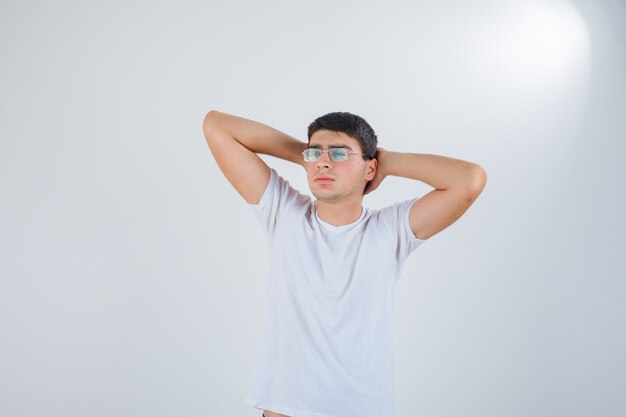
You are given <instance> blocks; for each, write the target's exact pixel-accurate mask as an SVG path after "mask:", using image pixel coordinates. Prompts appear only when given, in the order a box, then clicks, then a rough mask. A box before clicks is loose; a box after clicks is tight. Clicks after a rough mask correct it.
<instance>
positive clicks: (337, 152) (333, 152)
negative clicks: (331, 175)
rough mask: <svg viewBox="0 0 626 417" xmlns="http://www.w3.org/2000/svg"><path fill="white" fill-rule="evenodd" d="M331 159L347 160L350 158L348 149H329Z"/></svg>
mask: <svg viewBox="0 0 626 417" xmlns="http://www.w3.org/2000/svg"><path fill="white" fill-rule="evenodd" d="M328 154H329V155H330V159H332V160H333V161H345V160H346V159H348V151H347V150H345V149H341V148H333V149H330V150H329V151H328Z"/></svg>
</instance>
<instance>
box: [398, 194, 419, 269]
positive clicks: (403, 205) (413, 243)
mask: <svg viewBox="0 0 626 417" xmlns="http://www.w3.org/2000/svg"><path fill="white" fill-rule="evenodd" d="M417 200H419V197H418V198H412V199H409V200H405V201H401V202H398V203H396V204H394V205H393V210H392V213H393V219H392V225H393V229H394V231H395V234H396V237H397V240H396V262H397V263H398V264H402V263H404V261H405V260H406V258H407V257H408V256H409V255H410V254H411V253H412V252H413V251H414V250H415V249H417V248H418V247H419V246H420V245H421V244H422V243H424V242H425V241H426V239H419V238H417V237H416V236H415V235H414V234H413V230H411V223H410V221H409V214H410V210H411V207H412V206H413V203H415V202H416V201H417Z"/></svg>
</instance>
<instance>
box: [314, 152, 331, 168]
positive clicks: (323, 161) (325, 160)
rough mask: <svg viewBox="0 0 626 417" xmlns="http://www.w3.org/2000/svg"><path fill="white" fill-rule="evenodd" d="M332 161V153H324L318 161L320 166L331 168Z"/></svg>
mask: <svg viewBox="0 0 626 417" xmlns="http://www.w3.org/2000/svg"><path fill="white" fill-rule="evenodd" d="M331 163H332V160H331V159H330V152H322V154H321V155H320V158H319V159H318V160H317V165H318V166H329V165H331Z"/></svg>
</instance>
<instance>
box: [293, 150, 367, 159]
mask: <svg viewBox="0 0 626 417" xmlns="http://www.w3.org/2000/svg"><path fill="white" fill-rule="evenodd" d="M322 152H328V156H330V159H331V160H333V161H335V162H338V161H345V160H346V159H348V156H350V154H351V153H355V154H357V155H365V154H363V153H358V152H354V151H349V150H347V149H344V148H330V149H318V148H309V149H307V150H305V151H304V152H302V155H304V160H305V161H306V162H315V161H317V160H318V159H320V156H322Z"/></svg>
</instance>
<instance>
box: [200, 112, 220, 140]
mask: <svg viewBox="0 0 626 417" xmlns="http://www.w3.org/2000/svg"><path fill="white" fill-rule="evenodd" d="M219 114H220V112H219V111H217V110H210V111H209V112H208V113H207V114H206V115H205V116H204V119H203V120H202V130H203V131H204V132H205V134H207V133H208V132H209V131H210V130H211V128H213V127H214V126H215V124H216V120H217V117H218V115H219Z"/></svg>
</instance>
